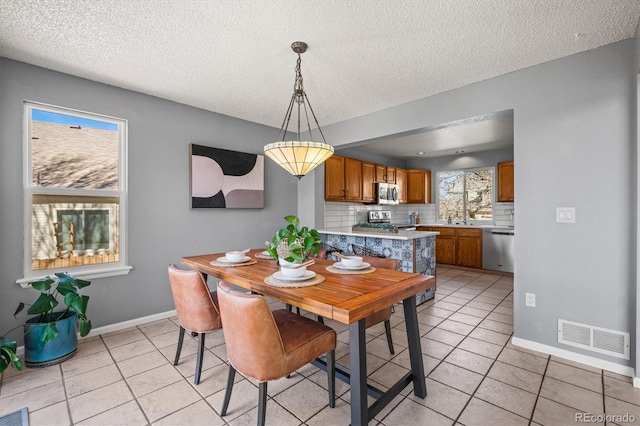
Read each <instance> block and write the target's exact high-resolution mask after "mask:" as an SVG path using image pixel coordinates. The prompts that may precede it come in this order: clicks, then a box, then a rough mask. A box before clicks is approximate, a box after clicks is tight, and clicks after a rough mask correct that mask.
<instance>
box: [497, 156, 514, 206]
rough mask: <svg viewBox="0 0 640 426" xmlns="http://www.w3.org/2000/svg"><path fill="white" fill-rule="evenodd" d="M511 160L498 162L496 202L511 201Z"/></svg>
mask: <svg viewBox="0 0 640 426" xmlns="http://www.w3.org/2000/svg"><path fill="white" fill-rule="evenodd" d="M513 192H514V191H513V161H505V162H503V163H498V202H502V203H504V202H513V198H514V197H513Z"/></svg>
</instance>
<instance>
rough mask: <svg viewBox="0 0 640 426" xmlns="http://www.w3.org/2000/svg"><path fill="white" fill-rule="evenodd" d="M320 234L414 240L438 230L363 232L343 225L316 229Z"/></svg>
mask: <svg viewBox="0 0 640 426" xmlns="http://www.w3.org/2000/svg"><path fill="white" fill-rule="evenodd" d="M318 233H320V234H330V235H352V236H354V237H366V238H384V239H388V240H404V241H407V240H415V239H418V238H424V237H431V236H435V235H439V234H440V233H439V232H430V231H403V230H399V231H398V233H395V232H385V233H382V232H365V231H353V230H352V229H351V227H350V226H344V227H340V228H325V229H318Z"/></svg>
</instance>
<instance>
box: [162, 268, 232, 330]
mask: <svg viewBox="0 0 640 426" xmlns="http://www.w3.org/2000/svg"><path fill="white" fill-rule="evenodd" d="M169 282H170V283H171V292H172V293H173V302H174V303H175V305H176V312H177V313H178V319H179V320H180V325H181V326H182V327H183V328H185V329H187V330H190V331H195V332H197V333H207V332H209V331H213V330H217V329H219V328H221V327H222V318H221V316H220V312H219V310H218V307H217V306H216V303H214V297H213V296H212V295H211V293H210V292H209V287H208V286H207V283H206V282H205V281H204V279H203V278H202V275H201V274H200V273H199V272H197V271H193V270H185V269H180V268H178V267H177V266H176V265H173V264H172V265H169Z"/></svg>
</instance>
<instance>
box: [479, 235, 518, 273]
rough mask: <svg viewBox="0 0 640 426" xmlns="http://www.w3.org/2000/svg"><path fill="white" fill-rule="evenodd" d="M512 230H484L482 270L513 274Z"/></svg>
mask: <svg viewBox="0 0 640 426" xmlns="http://www.w3.org/2000/svg"><path fill="white" fill-rule="evenodd" d="M513 240H514V230H513V229H510V228H486V229H485V230H484V232H483V235H482V269H489V270H492V271H503V272H513Z"/></svg>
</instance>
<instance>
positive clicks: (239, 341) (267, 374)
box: [217, 281, 288, 381]
mask: <svg viewBox="0 0 640 426" xmlns="http://www.w3.org/2000/svg"><path fill="white" fill-rule="evenodd" d="M217 293H218V301H219V302H220V313H221V314H222V321H223V322H224V328H223V329H222V330H223V332H224V340H225V343H226V345H227V358H228V360H229V362H230V363H231V365H233V367H234V368H235V369H236V370H238V371H239V372H241V373H242V374H244V375H245V376H249V377H252V378H254V379H256V380H258V381H267V380H272V379H273V378H279V377H283V376H284V375H286V374H287V373H288V372H286V371H285V360H284V357H285V351H284V345H283V343H282V338H281V337H280V332H279V331H278V326H277V325H276V321H275V319H274V318H273V314H272V313H271V309H270V308H269V304H268V303H267V301H266V299H265V298H264V297H262V296H260V295H254V294H249V293H244V292H240V291H236V290H233V289H232V288H231V287H230V286H229V284H227V283H225V282H224V281H220V282H218V292H217Z"/></svg>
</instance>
